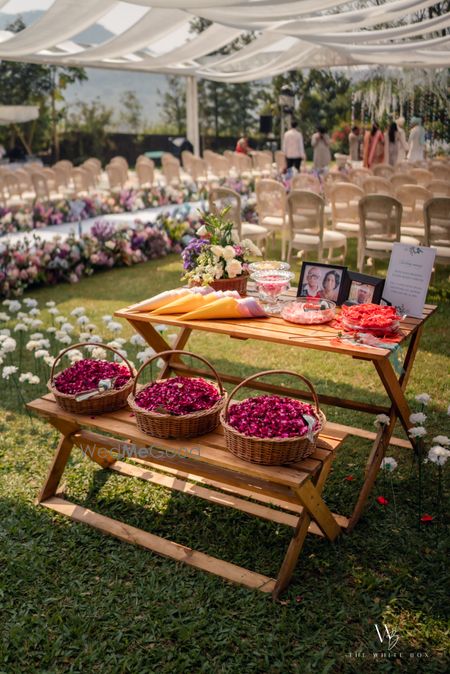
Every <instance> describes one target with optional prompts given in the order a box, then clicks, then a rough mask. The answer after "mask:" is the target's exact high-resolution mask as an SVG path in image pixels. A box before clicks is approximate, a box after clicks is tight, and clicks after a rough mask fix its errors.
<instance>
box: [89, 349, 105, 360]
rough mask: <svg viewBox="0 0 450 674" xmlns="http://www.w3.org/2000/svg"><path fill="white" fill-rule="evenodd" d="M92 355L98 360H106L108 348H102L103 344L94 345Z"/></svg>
mask: <svg viewBox="0 0 450 674" xmlns="http://www.w3.org/2000/svg"><path fill="white" fill-rule="evenodd" d="M91 356H92V358H95V359H96V360H104V359H105V358H106V350H105V349H102V347H101V346H94V348H93V349H92V351H91Z"/></svg>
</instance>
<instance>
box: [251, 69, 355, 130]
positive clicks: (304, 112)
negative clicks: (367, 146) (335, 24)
mask: <svg viewBox="0 0 450 674" xmlns="http://www.w3.org/2000/svg"><path fill="white" fill-rule="evenodd" d="M285 84H288V85H289V86H290V88H291V89H292V91H293V92H294V94H295V97H296V101H297V107H296V109H295V111H294V116H295V117H296V119H297V121H298V123H299V127H300V128H301V130H302V132H303V134H304V135H305V138H306V139H308V138H310V137H311V135H312V134H313V133H314V131H315V129H316V126H317V125H318V124H322V125H324V126H325V127H327V128H328V129H329V130H331V129H333V127H335V126H336V125H337V124H339V122H340V121H341V120H343V119H348V118H349V114H350V110H351V82H350V80H349V79H348V78H347V77H346V76H345V75H343V74H342V73H332V72H331V71H330V70H327V69H323V70H315V69H312V70H309V71H307V72H306V73H304V72H303V71H300V70H291V71H289V72H288V73H286V74H285V75H277V76H276V77H274V78H273V79H272V87H271V89H263V90H260V92H259V99H260V101H261V104H262V106H263V108H264V111H265V112H270V113H271V114H273V115H274V118H275V121H276V126H278V123H279V114H280V113H279V106H278V96H279V94H280V90H281V87H282V86H283V85H285Z"/></svg>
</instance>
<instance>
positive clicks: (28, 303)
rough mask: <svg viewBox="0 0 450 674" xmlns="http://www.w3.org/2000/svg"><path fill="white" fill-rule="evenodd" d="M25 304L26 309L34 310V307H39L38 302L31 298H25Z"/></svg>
mask: <svg viewBox="0 0 450 674" xmlns="http://www.w3.org/2000/svg"><path fill="white" fill-rule="evenodd" d="M23 303H24V304H25V306H26V307H30V309H32V308H33V307H37V305H38V303H37V300H34V299H32V298H31V297H25V299H24V300H23Z"/></svg>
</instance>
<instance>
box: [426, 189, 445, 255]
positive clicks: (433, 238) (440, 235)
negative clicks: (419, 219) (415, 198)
mask: <svg viewBox="0 0 450 674" xmlns="http://www.w3.org/2000/svg"><path fill="white" fill-rule="evenodd" d="M423 213H424V221H425V245H426V246H432V247H433V248H436V259H435V263H436V264H450V197H434V198H433V199H430V200H429V201H427V202H426V204H424V207H423Z"/></svg>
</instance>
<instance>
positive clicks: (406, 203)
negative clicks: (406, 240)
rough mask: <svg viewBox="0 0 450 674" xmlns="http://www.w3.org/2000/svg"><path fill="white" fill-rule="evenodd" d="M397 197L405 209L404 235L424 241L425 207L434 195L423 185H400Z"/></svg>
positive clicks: (403, 220) (403, 217)
mask: <svg viewBox="0 0 450 674" xmlns="http://www.w3.org/2000/svg"><path fill="white" fill-rule="evenodd" d="M395 196H396V198H397V199H398V200H399V201H400V203H401V205H402V207H403V215H402V227H401V232H402V234H406V235H407V236H414V237H416V238H417V239H420V241H424V239H425V224H424V221H423V206H424V204H425V203H426V202H427V201H428V200H429V199H431V197H432V196H433V195H432V193H431V192H430V191H429V190H427V189H426V188H425V187H422V185H400V187H397V189H396V190H395Z"/></svg>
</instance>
